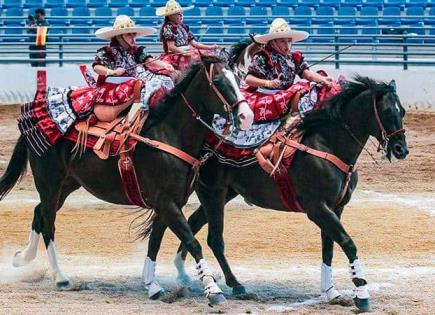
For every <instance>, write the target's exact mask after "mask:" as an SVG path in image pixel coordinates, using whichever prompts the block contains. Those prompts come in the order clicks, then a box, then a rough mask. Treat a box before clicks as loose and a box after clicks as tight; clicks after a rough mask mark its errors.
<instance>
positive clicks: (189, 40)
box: [184, 24, 195, 43]
mask: <svg viewBox="0 0 435 315" xmlns="http://www.w3.org/2000/svg"><path fill="white" fill-rule="evenodd" d="M184 27H185V28H186V32H187V42H188V43H190V42H191V41H192V40H195V36H194V35H193V33H192V31H191V30H190V29H189V26H187V25H186V24H184Z"/></svg>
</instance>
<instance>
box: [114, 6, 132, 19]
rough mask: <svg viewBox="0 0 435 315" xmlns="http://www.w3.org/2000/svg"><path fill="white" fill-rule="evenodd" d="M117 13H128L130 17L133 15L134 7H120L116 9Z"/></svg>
mask: <svg viewBox="0 0 435 315" xmlns="http://www.w3.org/2000/svg"><path fill="white" fill-rule="evenodd" d="M116 15H128V16H129V17H133V16H134V9H133V8H131V7H120V8H118V10H117V11H116Z"/></svg>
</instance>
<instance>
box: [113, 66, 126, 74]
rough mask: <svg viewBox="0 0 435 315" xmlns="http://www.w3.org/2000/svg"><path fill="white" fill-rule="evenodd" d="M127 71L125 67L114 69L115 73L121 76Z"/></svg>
mask: <svg viewBox="0 0 435 315" xmlns="http://www.w3.org/2000/svg"><path fill="white" fill-rule="evenodd" d="M124 73H125V69H124V68H116V69H115V70H113V74H114V75H115V76H121V75H123V74H124Z"/></svg>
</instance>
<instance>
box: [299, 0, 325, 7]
mask: <svg viewBox="0 0 435 315" xmlns="http://www.w3.org/2000/svg"><path fill="white" fill-rule="evenodd" d="M300 4H301V5H305V6H307V7H311V8H317V7H318V6H319V5H320V0H300Z"/></svg>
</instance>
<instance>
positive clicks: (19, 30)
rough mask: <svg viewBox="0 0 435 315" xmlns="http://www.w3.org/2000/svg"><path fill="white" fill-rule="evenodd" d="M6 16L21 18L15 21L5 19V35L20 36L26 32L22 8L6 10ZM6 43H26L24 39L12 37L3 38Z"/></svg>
mask: <svg viewBox="0 0 435 315" xmlns="http://www.w3.org/2000/svg"><path fill="white" fill-rule="evenodd" d="M5 15H6V16H7V17H9V16H19V17H20V18H16V19H15V18H13V19H4V26H5V27H6V28H5V29H4V35H8V36H20V35H22V34H23V32H24V29H25V28H24V20H25V19H24V17H23V9H22V8H13V7H12V8H11V7H9V8H8V9H6V13H5ZM0 37H1V36H0ZM3 41H4V42H17V41H25V39H24V38H17V37H11V38H7V37H4V38H3Z"/></svg>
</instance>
